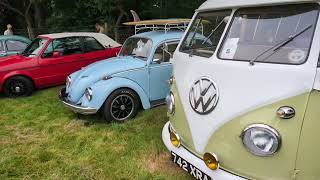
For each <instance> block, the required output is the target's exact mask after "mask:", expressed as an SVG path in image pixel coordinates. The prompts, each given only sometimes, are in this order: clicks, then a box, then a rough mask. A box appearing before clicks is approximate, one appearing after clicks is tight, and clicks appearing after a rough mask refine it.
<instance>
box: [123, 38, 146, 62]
mask: <svg viewBox="0 0 320 180" xmlns="http://www.w3.org/2000/svg"><path fill="white" fill-rule="evenodd" d="M151 50H152V41H151V40H150V39H146V38H137V37H134V38H129V39H127V41H126V42H125V43H124V45H123V47H122V49H121V51H120V53H119V55H120V56H133V57H136V58H139V59H142V60H144V61H147V59H148V57H149V55H150V53H151Z"/></svg>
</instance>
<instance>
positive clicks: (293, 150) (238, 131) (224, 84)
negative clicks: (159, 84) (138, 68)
mask: <svg viewBox="0 0 320 180" xmlns="http://www.w3.org/2000/svg"><path fill="white" fill-rule="evenodd" d="M319 3H320V1H319V0H208V1H206V2H205V3H204V4H203V5H202V6H201V7H200V8H199V9H197V10H196V13H195V15H194V17H193V21H192V23H191V24H190V25H189V28H188V30H187V32H186V33H185V36H184V38H183V39H182V41H181V42H180V44H179V46H178V48H177V50H176V52H175V54H174V77H173V78H172V79H171V80H170V81H169V82H168V83H170V84H171V85H172V87H171V93H170V94H169V95H168V97H167V109H168V115H169V119H170V121H169V122H168V123H167V124H166V125H165V126H164V128H163V132H162V138H163V141H164V144H165V145H166V146H167V148H168V149H169V151H170V152H171V156H172V160H173V161H174V162H175V163H176V164H178V166H180V167H181V168H182V169H183V170H185V171H187V173H189V174H190V175H192V176H194V177H195V178H196V179H202V180H204V179H208V180H209V179H215V180H217V179H223V180H228V179H232V180H233V179H307V180H312V179H320V165H319V163H318V162H320V156H318V153H320V138H319V137H320V63H319V54H320V29H319V28H320V24H319V18H318V16H319V7H320V6H319ZM199 33H203V35H204V36H205V37H206V38H205V39H203V40H199V39H196V38H195V35H196V34H199ZM208 41H210V42H211V43H207V42H208Z"/></svg>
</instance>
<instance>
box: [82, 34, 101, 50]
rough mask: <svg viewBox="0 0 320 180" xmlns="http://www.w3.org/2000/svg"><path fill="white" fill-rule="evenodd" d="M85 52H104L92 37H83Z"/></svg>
mask: <svg viewBox="0 0 320 180" xmlns="http://www.w3.org/2000/svg"><path fill="white" fill-rule="evenodd" d="M83 46H84V51H85V52H94V51H100V50H104V49H105V48H104V47H103V46H102V45H101V44H100V43H99V42H98V41H97V40H96V39H95V38H93V37H85V38H84V39H83Z"/></svg>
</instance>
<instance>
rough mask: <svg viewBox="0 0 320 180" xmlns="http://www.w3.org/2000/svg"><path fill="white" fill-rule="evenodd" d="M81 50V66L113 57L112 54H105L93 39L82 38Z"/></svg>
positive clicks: (102, 48)
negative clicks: (82, 59) (82, 58)
mask: <svg viewBox="0 0 320 180" xmlns="http://www.w3.org/2000/svg"><path fill="white" fill-rule="evenodd" d="M83 48H84V57H85V61H84V62H83V66H87V65H89V64H91V63H94V62H96V61H100V60H104V59H108V58H110V57H113V56H114V54H111V53H107V50H106V48H105V47H103V46H102V45H101V44H100V43H99V42H98V41H97V40H96V39H95V38H93V37H83Z"/></svg>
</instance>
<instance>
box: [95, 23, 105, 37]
mask: <svg viewBox="0 0 320 180" xmlns="http://www.w3.org/2000/svg"><path fill="white" fill-rule="evenodd" d="M104 26H105V23H103V22H97V23H96V25H95V27H96V32H97V33H102V34H105V33H106V30H105V27H104Z"/></svg>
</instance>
